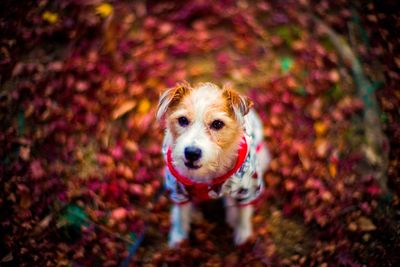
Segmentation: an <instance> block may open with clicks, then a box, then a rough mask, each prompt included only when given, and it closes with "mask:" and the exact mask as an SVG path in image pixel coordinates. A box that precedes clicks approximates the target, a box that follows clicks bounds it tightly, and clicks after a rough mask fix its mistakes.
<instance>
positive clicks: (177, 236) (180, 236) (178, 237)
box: [168, 230, 187, 248]
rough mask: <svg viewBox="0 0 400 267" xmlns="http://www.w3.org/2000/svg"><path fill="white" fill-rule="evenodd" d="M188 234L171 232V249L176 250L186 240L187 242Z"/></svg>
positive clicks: (169, 244)
mask: <svg viewBox="0 0 400 267" xmlns="http://www.w3.org/2000/svg"><path fill="white" fill-rule="evenodd" d="M186 238H187V234H185V233H183V232H182V231H177V230H171V231H170V232H169V240H168V246H169V247H170V248H176V247H178V246H179V244H181V243H182V242H183V241H184V240H186Z"/></svg>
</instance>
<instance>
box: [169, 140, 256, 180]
mask: <svg viewBox="0 0 400 267" xmlns="http://www.w3.org/2000/svg"><path fill="white" fill-rule="evenodd" d="M247 152H248V146H247V141H246V138H245V137H244V136H243V137H242V142H241V143H240V146H239V150H238V158H237V160H236V164H235V166H234V167H233V168H232V169H231V170H230V171H228V172H227V173H226V174H224V175H222V176H220V177H217V178H214V179H213V180H212V181H211V183H198V182H195V181H193V180H191V179H189V178H187V177H185V176H183V175H181V174H180V173H179V172H178V171H177V170H176V169H175V168H174V166H173V164H172V149H171V147H168V151H167V166H168V169H169V171H170V172H171V174H172V175H173V176H174V177H175V178H176V179H177V180H178V181H179V182H180V183H181V184H183V185H185V186H193V185H195V186H208V185H215V184H222V183H224V182H225V181H226V180H228V179H229V178H230V177H231V176H232V175H233V174H235V173H236V172H237V171H238V170H239V168H240V167H241V166H242V164H243V162H244V161H245V159H246V157H247Z"/></svg>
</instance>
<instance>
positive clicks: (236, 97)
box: [222, 85, 253, 119]
mask: <svg viewBox="0 0 400 267" xmlns="http://www.w3.org/2000/svg"><path fill="white" fill-rule="evenodd" d="M222 90H223V96H224V97H225V98H226V100H227V102H228V105H229V108H231V110H232V111H233V113H234V114H235V116H236V118H237V119H240V118H241V117H243V116H244V115H246V114H247V113H249V110H250V108H252V107H253V101H251V99H250V98H248V97H247V96H243V95H241V94H239V93H238V92H236V91H235V90H233V89H232V88H230V87H228V86H226V85H225V86H224V87H223V88H222Z"/></svg>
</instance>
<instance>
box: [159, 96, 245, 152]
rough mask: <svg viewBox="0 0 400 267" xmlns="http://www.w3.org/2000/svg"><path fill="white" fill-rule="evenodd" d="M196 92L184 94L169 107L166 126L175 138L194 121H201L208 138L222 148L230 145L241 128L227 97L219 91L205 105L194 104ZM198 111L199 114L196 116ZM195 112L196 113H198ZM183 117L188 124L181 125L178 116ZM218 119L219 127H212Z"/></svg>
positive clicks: (239, 133)
mask: <svg viewBox="0 0 400 267" xmlns="http://www.w3.org/2000/svg"><path fill="white" fill-rule="evenodd" d="M197 97H198V94H192V93H189V94H187V95H186V96H184V97H183V98H182V99H181V101H180V102H179V103H177V104H176V105H174V106H173V107H171V109H170V111H169V112H168V114H167V123H168V127H169V129H170V131H171V133H172V136H173V139H174V140H176V139H177V138H178V137H179V136H180V135H182V134H184V133H185V132H186V131H187V130H189V129H190V128H191V126H193V124H194V123H198V122H201V123H202V124H203V126H204V129H203V130H205V132H206V133H207V135H208V136H209V138H210V140H211V141H212V142H214V143H215V144H217V145H218V146H219V147H220V148H222V149H227V148H230V146H231V145H232V144H233V143H235V141H237V139H238V138H240V137H241V136H242V133H243V132H242V129H241V126H240V125H239V123H238V121H237V120H236V118H235V114H234V113H233V112H232V109H231V107H230V106H229V103H228V100H227V98H226V97H225V96H224V95H223V92H222V91H219V92H218V94H217V95H215V98H214V99H209V103H208V105H206V107H204V106H202V105H196V103H197V102H198V99H196V98H197ZM196 113H200V114H201V116H196ZM200 114H197V115H200ZM180 117H185V118H187V119H188V121H189V125H188V126H185V127H183V126H181V125H180V124H179V118H180ZM216 121H220V122H222V123H223V127H222V128H221V129H215V128H213V123H214V122H216Z"/></svg>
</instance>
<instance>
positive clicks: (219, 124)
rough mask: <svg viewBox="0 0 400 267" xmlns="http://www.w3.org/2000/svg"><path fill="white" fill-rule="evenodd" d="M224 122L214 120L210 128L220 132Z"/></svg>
mask: <svg viewBox="0 0 400 267" xmlns="http://www.w3.org/2000/svg"><path fill="white" fill-rule="evenodd" d="M224 125H225V124H224V122H223V121H220V120H215V121H213V122H212V123H211V128H212V129H214V130H220V129H221V128H222V127H224Z"/></svg>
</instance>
